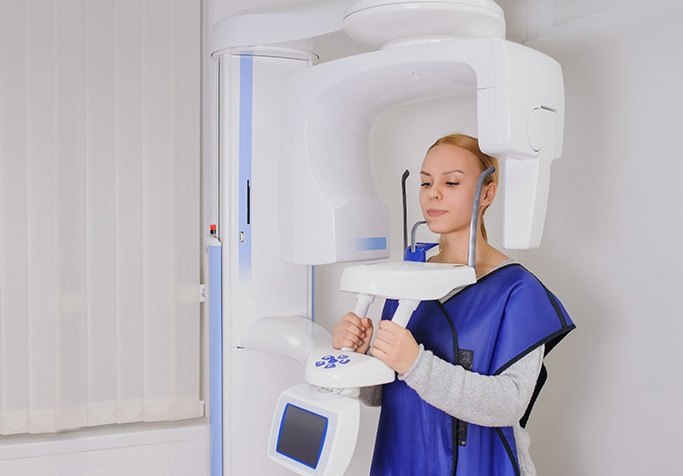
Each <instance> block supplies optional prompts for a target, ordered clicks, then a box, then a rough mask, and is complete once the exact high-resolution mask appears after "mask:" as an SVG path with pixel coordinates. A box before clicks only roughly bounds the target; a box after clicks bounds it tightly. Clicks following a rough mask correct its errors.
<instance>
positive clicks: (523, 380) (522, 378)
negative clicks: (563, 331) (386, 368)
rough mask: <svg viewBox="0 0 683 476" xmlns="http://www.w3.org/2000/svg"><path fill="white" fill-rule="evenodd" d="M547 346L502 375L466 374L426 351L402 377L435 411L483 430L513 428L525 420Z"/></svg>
mask: <svg viewBox="0 0 683 476" xmlns="http://www.w3.org/2000/svg"><path fill="white" fill-rule="evenodd" d="M543 355H544V346H540V347H538V348H536V349H534V350H533V351H532V352H530V353H529V354H527V355H526V356H524V357H523V358H522V359H520V360H519V361H517V362H515V363H514V364H513V365H511V366H510V367H509V368H508V369H507V370H505V371H504V372H503V373H501V374H500V375H495V376H489V375H481V374H478V373H475V372H471V371H468V370H465V369H464V368H463V367H461V366H459V365H453V364H451V363H449V362H446V361H445V360H442V359H440V358H438V357H436V356H435V355H434V354H432V353H431V352H430V351H428V350H425V349H424V347H422V345H420V351H419V354H418V356H417V359H415V363H414V364H413V367H412V368H411V369H410V370H408V371H407V372H406V373H405V374H401V375H399V379H401V380H404V381H405V382H406V384H408V386H409V387H411V388H412V389H414V390H415V391H416V392H417V393H418V395H420V397H421V398H422V399H423V400H425V401H426V402H427V403H429V404H431V405H433V406H434V407H436V408H438V409H440V410H443V411H444V412H446V413H448V414H449V415H451V416H454V417H455V418H457V419H459V420H463V421H466V422H469V423H473V424H475V425H480V426H490V427H501V426H511V425H513V424H515V423H517V422H519V420H520V419H521V418H522V416H523V415H524V412H525V411H526V408H527V406H528V405H529V401H530V400H531V396H532V395H533V392H534V388H535V386H536V381H537V380H538V375H539V373H540V371H541V364H542V362H543Z"/></svg>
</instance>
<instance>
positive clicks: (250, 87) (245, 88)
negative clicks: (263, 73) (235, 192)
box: [238, 55, 254, 280]
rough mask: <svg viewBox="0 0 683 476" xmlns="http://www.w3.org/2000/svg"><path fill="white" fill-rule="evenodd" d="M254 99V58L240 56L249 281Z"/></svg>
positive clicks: (243, 252) (243, 270)
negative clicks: (250, 185)
mask: <svg viewBox="0 0 683 476" xmlns="http://www.w3.org/2000/svg"><path fill="white" fill-rule="evenodd" d="M253 97H254V58H253V57H252V56H247V55H245V56H240V111H239V128H240V138H239V141H240V143H239V181H240V182H239V190H240V198H239V204H238V206H239V223H240V231H241V232H243V233H244V235H241V236H240V246H239V276H240V278H241V279H246V280H248V279H249V278H250V277H251V223H250V219H249V218H250V217H249V215H248V208H247V207H248V205H249V203H248V201H249V189H248V186H247V184H248V183H251V160H252V133H253V131H252V127H253V125H252V115H253V110H252V108H253Z"/></svg>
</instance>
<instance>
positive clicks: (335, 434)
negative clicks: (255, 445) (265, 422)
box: [268, 384, 360, 476]
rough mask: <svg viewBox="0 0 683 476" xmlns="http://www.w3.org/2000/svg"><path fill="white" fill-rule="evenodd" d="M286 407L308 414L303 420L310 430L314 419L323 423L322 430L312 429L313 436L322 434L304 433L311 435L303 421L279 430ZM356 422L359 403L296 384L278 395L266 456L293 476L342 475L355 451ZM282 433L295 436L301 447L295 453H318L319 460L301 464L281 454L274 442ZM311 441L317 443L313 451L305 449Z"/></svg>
mask: <svg viewBox="0 0 683 476" xmlns="http://www.w3.org/2000/svg"><path fill="white" fill-rule="evenodd" d="M288 405H290V407H289V408H290V410H291V409H295V410H297V411H298V412H299V413H305V414H308V416H309V418H308V419H307V420H308V421H309V422H312V423H313V425H312V426H314V427H315V425H316V423H317V422H316V420H320V421H322V422H324V424H325V425H326V426H325V428H324V429H321V428H314V429H313V432H314V433H315V432H316V431H320V432H321V433H322V434H321V435H316V434H314V435H312V436H311V435H310V434H307V433H310V432H311V428H310V426H311V425H308V426H309V427H308V428H307V425H306V421H304V422H293V423H292V427H291V428H283V426H285V424H286V419H284V415H285V411H286V410H287V408H288ZM292 407H294V408H292ZM359 423H360V403H359V402H358V400H357V399H355V398H350V397H347V396H344V395H342V394H340V393H330V392H325V391H321V390H320V389H318V388H315V387H312V386H310V385H307V384H300V385H297V386H295V387H292V388H289V389H287V390H285V391H283V392H282V393H281V394H280V398H279V399H278V402H277V407H276V408H275V414H274V416H273V424H272V427H271V431H270V441H269V444H268V456H269V457H270V458H271V459H273V460H275V461H277V462H278V463H280V464H281V465H283V466H285V467H287V468H288V469H290V470H291V471H293V472H294V473H296V474H302V475H320V476H342V475H343V474H344V473H345V472H346V468H347V467H348V465H349V462H350V461H351V457H352V456H353V452H354V450H355V448H356V440H357V438H358V427H359ZM296 426H298V428H297V427H296ZM285 431H288V433H289V435H288V436H289V437H292V438H294V437H298V440H299V441H296V442H295V443H296V445H298V446H304V448H298V449H297V450H296V451H295V452H301V451H304V452H307V451H306V450H310V451H316V452H319V457H318V458H315V459H317V461H315V462H310V461H309V463H308V464H303V463H301V462H300V461H297V459H296V458H295V457H292V456H295V455H292V454H291V452H290V453H289V454H288V452H287V451H283V448H282V446H281V447H280V451H278V439H279V438H282V437H287V435H285ZM318 436H321V438H320V440H321V441H320V442H318V441H316V439H317V437H318ZM311 439H313V443H315V444H318V446H317V448H306V447H305V446H306V445H309V444H310V443H311Z"/></svg>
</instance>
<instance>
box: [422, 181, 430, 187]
mask: <svg viewBox="0 0 683 476" xmlns="http://www.w3.org/2000/svg"><path fill="white" fill-rule="evenodd" d="M430 185H431V183H429V182H422V183H421V184H420V187H429V186H430Z"/></svg>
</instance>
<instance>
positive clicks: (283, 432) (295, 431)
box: [277, 403, 327, 469]
mask: <svg viewBox="0 0 683 476" xmlns="http://www.w3.org/2000/svg"><path fill="white" fill-rule="evenodd" d="M326 433H327V417H324V416H322V415H318V414H317V413H313V412H310V411H308V410H305V409H303V408H299V407H297V406H296V405H292V404H291V403H288V404H287V406H286V407H285V411H284V413H283V415H282V421H281V422H280V433H279V435H278V439H277V452H278V453H280V454H282V455H285V456H287V457H289V458H292V459H293V460H295V461H298V462H299V463H301V464H304V465H306V466H308V467H309V468H313V469H315V468H316V467H317V466H318V462H319V461H320V454H321V453H322V450H323V444H324V443H325V435H326Z"/></svg>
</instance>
